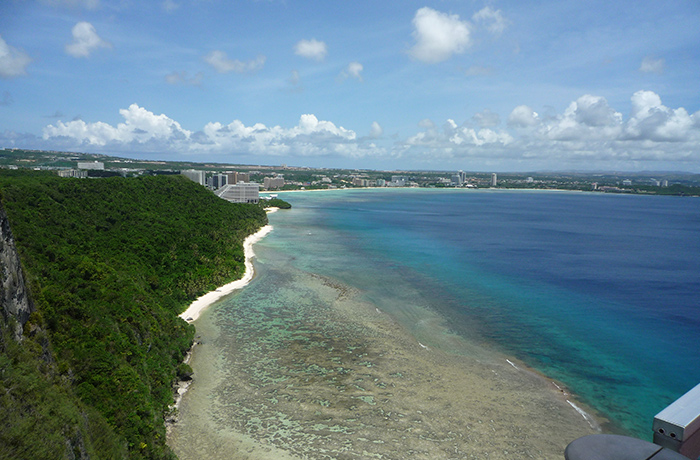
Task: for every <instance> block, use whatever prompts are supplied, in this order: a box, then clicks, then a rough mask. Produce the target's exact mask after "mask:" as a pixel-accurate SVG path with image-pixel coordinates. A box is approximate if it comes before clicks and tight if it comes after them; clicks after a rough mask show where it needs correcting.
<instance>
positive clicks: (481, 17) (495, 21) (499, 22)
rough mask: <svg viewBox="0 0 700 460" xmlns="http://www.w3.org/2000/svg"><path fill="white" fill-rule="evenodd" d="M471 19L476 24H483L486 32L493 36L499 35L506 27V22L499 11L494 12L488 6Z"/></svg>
mask: <svg viewBox="0 0 700 460" xmlns="http://www.w3.org/2000/svg"><path fill="white" fill-rule="evenodd" d="M472 19H473V20H474V22H476V23H477V24H479V23H481V24H483V25H484V27H486V30H488V31H489V32H491V33H492V34H494V35H501V34H502V33H503V31H504V30H506V27H507V26H508V20H507V19H506V18H505V17H504V16H503V13H502V12H501V10H494V9H493V8H491V7H490V6H486V7H484V8H482V9H481V10H479V11H478V12H476V13H474V16H472Z"/></svg>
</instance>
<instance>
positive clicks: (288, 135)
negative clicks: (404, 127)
mask: <svg viewBox="0 0 700 460" xmlns="http://www.w3.org/2000/svg"><path fill="white" fill-rule="evenodd" d="M119 113H120V115H121V116H122V117H123V118H124V122H123V123H119V124H118V125H117V126H113V125H110V124H109V123H104V122H101V121H98V122H92V123H88V122H85V121H83V120H73V121H70V122H67V123H64V122H62V121H58V122H57V123H56V124H53V125H48V126H46V127H45V128H44V131H43V139H44V141H46V142H47V145H49V144H50V143H53V144H55V145H59V144H60V145H62V146H64V147H66V148H68V147H69V146H82V147H90V148H91V149H96V150H99V149H100V148H106V149H109V150H118V151H136V152H147V151H157V152H173V153H189V152H194V153H219V154H220V153H231V152H236V153H237V154H241V155H253V156H273V157H277V156H282V155H288V156H297V157H306V156H328V157H348V158H358V157H366V156H378V155H384V154H385V153H386V151H385V149H383V148H380V147H377V146H376V145H374V144H373V143H371V142H370V141H369V139H359V138H358V137H357V134H356V133H355V132H354V131H353V130H350V129H346V128H343V127H342V126H338V125H336V124H335V123H333V122H331V121H327V120H319V119H318V118H317V117H316V116H315V115H313V114H304V115H301V116H300V117H299V122H298V123H297V125H296V126H293V127H291V128H283V127H281V126H272V127H269V126H266V125H264V124H262V123H255V124H253V125H252V126H246V125H245V124H244V123H243V122H241V121H240V120H234V121H233V122H231V123H229V124H223V123H220V122H210V123H207V124H206V125H205V126H204V128H202V130H201V131H196V132H193V131H190V130H187V129H184V128H183V127H182V126H181V125H180V124H179V123H178V122H177V121H175V120H173V119H171V118H170V117H168V116H166V115H164V114H161V115H156V114H154V113H153V112H151V111H149V110H146V109H145V108H143V107H140V106H139V105H137V104H132V105H131V106H129V108H128V109H122V110H120V111H119ZM377 129H379V130H381V128H380V127H379V125H378V124H376V126H375V125H373V130H375V131H376V130H377Z"/></svg>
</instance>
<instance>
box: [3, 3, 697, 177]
mask: <svg viewBox="0 0 700 460" xmlns="http://www.w3.org/2000/svg"><path fill="white" fill-rule="evenodd" d="M699 25H700V2H698V1H696V0H669V1H664V2H658V1H646V0H642V1H639V0H637V1H627V0H618V1H615V2H610V1H609V0H607V1H598V0H588V1H571V0H558V1H537V2H535V1H506V0H503V1H497V0H494V1H484V0H481V1H477V0H462V1H457V0H454V1H452V0H436V1H420V2H415V1H412V0H384V1H364V0H355V1H352V2H343V1H333V2H328V1H303V2H302V1H292V0H286V1H277V0H239V1H235V2H234V1H224V0H164V1H163V0H154V1H137V0H114V1H108V0H41V1H31V0H2V2H0V147H21V148H39V149H55V150H64V151H80V152H91V153H107V154H113V155H120V156H131V157H139V158H144V159H162V160H182V159H186V160H194V161H201V162H207V161H217V162H227V163H242V164H273V165H279V164H288V165H294V166H313V167H346V168H371V169H433V170H451V169H463V170H470V171H503V172H506V171H536V170H624V171H640V170H674V171H690V172H700V26H699Z"/></svg>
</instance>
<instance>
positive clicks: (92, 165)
mask: <svg viewBox="0 0 700 460" xmlns="http://www.w3.org/2000/svg"><path fill="white" fill-rule="evenodd" d="M78 169H92V170H97V171H104V169H105V164H104V163H102V162H101V161H87V162H78Z"/></svg>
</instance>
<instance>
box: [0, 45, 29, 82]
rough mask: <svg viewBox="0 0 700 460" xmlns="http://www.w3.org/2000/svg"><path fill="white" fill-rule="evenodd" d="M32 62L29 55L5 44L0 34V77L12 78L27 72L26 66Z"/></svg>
mask: <svg viewBox="0 0 700 460" xmlns="http://www.w3.org/2000/svg"><path fill="white" fill-rule="evenodd" d="M30 62H32V60H31V58H30V57H29V55H27V54H26V53H25V52H23V51H21V50H18V49H17V48H15V47H14V46H10V45H8V44H7V42H6V41H5V40H3V38H2V36H0V77H2V78H14V77H19V76H21V75H26V74H27V71H26V69H27V66H28V65H29V63H30Z"/></svg>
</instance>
